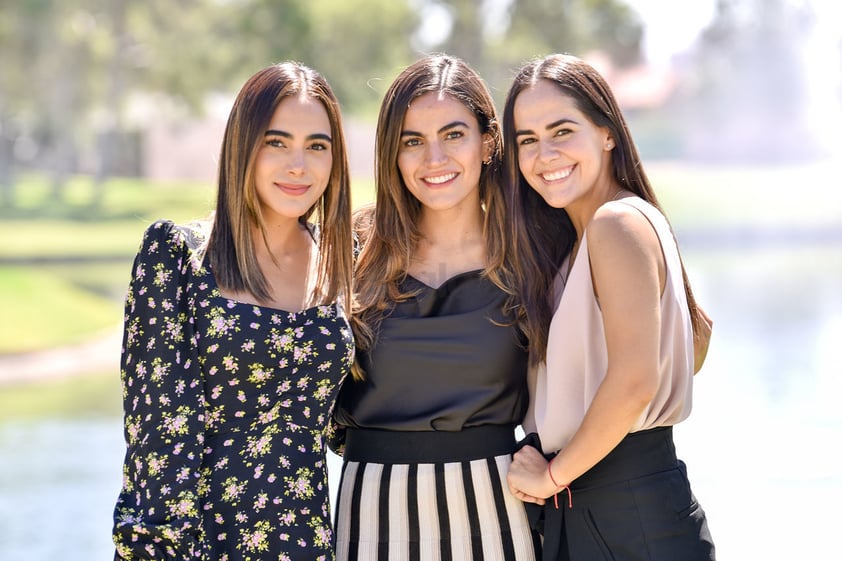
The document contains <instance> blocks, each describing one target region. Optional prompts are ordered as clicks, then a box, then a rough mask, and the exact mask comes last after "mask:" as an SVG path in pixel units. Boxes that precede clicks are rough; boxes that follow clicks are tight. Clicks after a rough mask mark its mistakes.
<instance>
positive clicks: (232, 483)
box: [222, 477, 245, 503]
mask: <svg viewBox="0 0 842 561" xmlns="http://www.w3.org/2000/svg"><path fill="white" fill-rule="evenodd" d="M222 486H223V491H222V500H224V501H225V502H228V503H236V502H237V500H238V499H239V498H240V495H241V494H242V493H243V491H244V490H245V483H242V482H240V481H239V480H238V479H237V478H236V477H229V478H228V479H226V480H225V482H224V483H223V485H222Z"/></svg>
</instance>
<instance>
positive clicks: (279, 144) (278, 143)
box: [266, 138, 286, 148]
mask: <svg viewBox="0 0 842 561" xmlns="http://www.w3.org/2000/svg"><path fill="white" fill-rule="evenodd" d="M266 146H274V147H275V148H285V147H286V145H285V144H284V141H283V140H281V139H280V138H269V139H267V140H266Z"/></svg>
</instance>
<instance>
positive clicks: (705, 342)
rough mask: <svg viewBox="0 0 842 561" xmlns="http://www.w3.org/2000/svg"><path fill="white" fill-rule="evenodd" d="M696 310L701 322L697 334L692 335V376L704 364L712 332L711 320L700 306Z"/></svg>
mask: <svg viewBox="0 0 842 561" xmlns="http://www.w3.org/2000/svg"><path fill="white" fill-rule="evenodd" d="M696 308H697V309H698V310H699V315H700V316H701V318H702V321H701V325H699V332H698V333H694V334H693V358H694V361H693V374H696V373H698V372H699V370H701V369H702V365H703V364H704V363H705V358H706V357H707V355H708V347H709V346H710V337H711V334H712V332H713V320H712V319H710V316H708V315H707V314H706V313H705V311H704V310H703V309H702V308H701V307H700V306H696Z"/></svg>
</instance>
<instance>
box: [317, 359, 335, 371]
mask: <svg viewBox="0 0 842 561" xmlns="http://www.w3.org/2000/svg"><path fill="white" fill-rule="evenodd" d="M332 366H333V361H331V360H328V361H325V362H323V363H321V364H320V365H319V366H318V367H316V370H318V371H319V372H327V371H329V370H330V369H331V367H332Z"/></svg>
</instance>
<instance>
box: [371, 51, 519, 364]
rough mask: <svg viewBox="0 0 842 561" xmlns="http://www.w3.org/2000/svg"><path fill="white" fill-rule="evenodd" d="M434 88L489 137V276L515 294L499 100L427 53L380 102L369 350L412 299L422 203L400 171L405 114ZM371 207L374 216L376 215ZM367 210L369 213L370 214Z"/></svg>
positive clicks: (469, 72)
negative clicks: (406, 286) (400, 305)
mask: <svg viewBox="0 0 842 561" xmlns="http://www.w3.org/2000/svg"><path fill="white" fill-rule="evenodd" d="M429 92H436V93H439V94H443V95H447V96H449V97H451V98H453V99H455V100H457V101H459V102H461V103H463V104H464V105H465V107H467V108H468V109H469V110H470V111H471V112H472V113H473V114H474V115H475V116H476V118H477V121H478V123H479V129H480V132H481V133H485V134H487V135H488V136H489V137H490V138H491V143H492V146H491V155H490V160H489V162H488V163H487V164H484V165H483V166H482V172H481V174H480V180H479V194H480V201H481V205H482V208H483V211H484V212H483V235H484V237H485V245H486V268H485V270H484V272H483V274H485V275H487V277H488V278H490V279H491V280H492V282H494V283H495V284H497V285H498V286H499V287H500V288H501V289H503V290H505V291H506V292H508V293H510V294H512V292H513V290H512V289H511V288H510V286H511V282H510V281H509V277H510V272H509V271H510V265H509V263H508V257H507V256H508V244H507V236H506V230H505V228H506V226H505V221H506V216H505V195H504V193H503V190H502V154H503V146H502V134H501V131H500V123H499V120H498V118H497V112H496V110H495V108H494V102H493V100H492V98H491V94H490V93H489V91H488V88H487V86H486V85H485V82H483V80H482V79H481V78H480V77H479V75H478V74H477V73H476V72H475V71H474V70H473V69H471V68H470V67H469V66H468V65H467V64H465V63H464V62H463V61H462V60H460V59H458V58H456V57H453V56H449V55H445V54H435V55H429V56H426V57H424V58H422V59H420V60H418V61H416V62H415V63H414V64H412V65H411V66H409V67H407V68H406V69H405V70H404V71H403V72H401V74H400V75H399V76H398V77H397V78H396V79H395V81H394V82H393V83H392V85H391V86H390V87H389V90H388V91H387V92H386V95H385V97H384V99H383V103H382V105H381V106H380V115H379V117H378V121H377V136H376V148H375V168H376V174H375V184H376V196H375V207H374V208H373V209H366V210H365V211H362V212H361V213H360V218H361V220H360V221H359V222H358V223H360V224H364V225H365V226H364V229H365V231H362V232H360V234H361V236H360V237H361V238H364V239H365V244H364V247H363V249H362V252H361V254H360V257H359V260H358V262H357V269H356V277H355V282H356V291H357V294H356V305H355V308H354V310H355V314H354V327H355V329H354V332H355V335H356V338H357V347H358V348H359V349H369V348H370V347H371V345H372V343H373V342H374V340H375V339H376V336H377V332H378V330H379V326H380V322H381V321H382V319H383V317H384V315H387V314H388V313H389V311H390V309H391V307H392V306H393V305H394V303H395V302H399V301H401V300H404V299H406V298H408V297H409V296H410V295H409V294H404V293H402V292H401V290H400V283H401V281H403V280H404V279H405V278H406V275H407V270H408V268H409V264H410V257H411V255H412V253H413V250H414V248H415V244H416V242H417V241H418V239H419V231H418V220H419V216H420V212H421V203H420V202H419V201H418V199H416V198H415V196H413V195H412V193H410V191H409V190H408V189H407V187H406V184H405V183H404V180H403V177H401V174H400V170H399V169H398V151H399V147H400V135H401V130H402V128H403V122H404V117H405V116H406V112H407V109H408V108H409V104H410V103H411V102H412V100H414V99H416V98H418V97H420V96H422V95H424V94H426V93H429ZM371 213H373V217H372V216H371ZM366 214H368V216H366Z"/></svg>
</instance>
